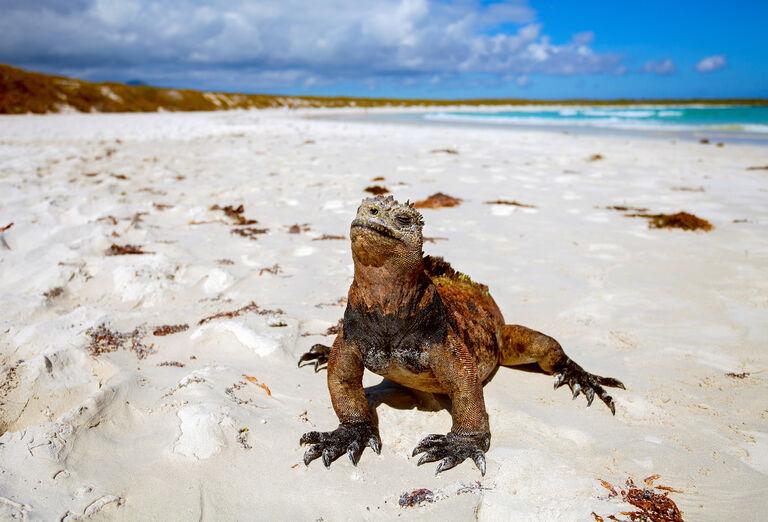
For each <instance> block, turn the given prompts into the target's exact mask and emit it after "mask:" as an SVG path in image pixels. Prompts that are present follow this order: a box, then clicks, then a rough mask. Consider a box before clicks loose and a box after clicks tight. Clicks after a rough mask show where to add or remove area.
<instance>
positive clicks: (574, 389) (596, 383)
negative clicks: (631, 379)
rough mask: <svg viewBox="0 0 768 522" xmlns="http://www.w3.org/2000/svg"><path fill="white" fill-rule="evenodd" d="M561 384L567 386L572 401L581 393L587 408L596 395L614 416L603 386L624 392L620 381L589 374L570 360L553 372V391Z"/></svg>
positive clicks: (614, 409) (614, 407)
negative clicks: (571, 395) (585, 399)
mask: <svg viewBox="0 0 768 522" xmlns="http://www.w3.org/2000/svg"><path fill="white" fill-rule="evenodd" d="M563 384H567V385H568V387H569V388H570V389H571V393H573V398H574V399H575V398H576V397H578V396H579V393H583V394H584V396H585V397H586V398H587V406H591V405H592V401H593V400H594V399H595V395H597V396H598V397H600V400H602V401H603V402H604V403H605V405H606V406H608V408H609V409H610V410H611V413H613V414H614V415H616V406H615V405H614V403H613V399H612V398H611V396H610V395H608V394H607V393H606V391H605V390H604V389H603V386H611V387H613V388H621V389H622V390H626V388H625V387H624V385H623V384H622V383H621V381H619V380H617V379H614V378H612V377H600V376H599V375H594V374H591V373H589V372H587V371H585V370H584V368H582V367H581V366H579V365H578V364H576V363H575V362H573V361H571V360H570V359H568V360H567V361H566V363H565V364H564V365H563V366H562V367H561V368H560V369H559V370H558V371H557V372H555V389H558V388H559V387H560V386H562V385H563Z"/></svg>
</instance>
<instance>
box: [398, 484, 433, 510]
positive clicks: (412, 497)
mask: <svg viewBox="0 0 768 522" xmlns="http://www.w3.org/2000/svg"><path fill="white" fill-rule="evenodd" d="M434 501H435V494H434V493H433V492H432V490H431V489H427V488H419V489H414V490H413V491H411V492H408V491H406V492H405V493H403V494H402V495H400V500H398V501H397V503H398V504H400V507H414V506H418V505H419V504H422V503H425V502H434Z"/></svg>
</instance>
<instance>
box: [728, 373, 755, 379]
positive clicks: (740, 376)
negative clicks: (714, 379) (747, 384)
mask: <svg viewBox="0 0 768 522" xmlns="http://www.w3.org/2000/svg"><path fill="white" fill-rule="evenodd" d="M725 375H726V377H730V378H732V379H746V378H747V377H749V376H750V375H751V373H750V372H741V373H736V372H728V373H726V374H725Z"/></svg>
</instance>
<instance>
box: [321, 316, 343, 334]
mask: <svg viewBox="0 0 768 522" xmlns="http://www.w3.org/2000/svg"><path fill="white" fill-rule="evenodd" d="M343 324H344V321H343V320H342V319H339V322H338V323H336V324H334V325H333V326H329V327H328V329H327V330H326V331H325V335H339V332H341V327H342V325H343Z"/></svg>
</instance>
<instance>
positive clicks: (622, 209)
mask: <svg viewBox="0 0 768 522" xmlns="http://www.w3.org/2000/svg"><path fill="white" fill-rule="evenodd" d="M605 209H606V210H615V211H617V212H647V211H648V209H647V208H645V207H627V206H625V205H609V206H607V207H605Z"/></svg>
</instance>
